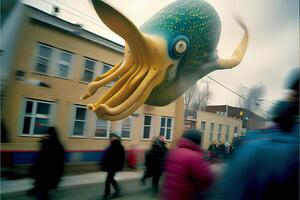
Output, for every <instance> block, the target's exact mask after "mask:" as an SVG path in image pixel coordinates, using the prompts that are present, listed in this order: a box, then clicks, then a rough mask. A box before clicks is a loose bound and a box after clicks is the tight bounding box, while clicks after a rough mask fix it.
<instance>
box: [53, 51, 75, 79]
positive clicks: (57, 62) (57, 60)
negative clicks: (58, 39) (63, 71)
mask: <svg viewBox="0 0 300 200" xmlns="http://www.w3.org/2000/svg"><path fill="white" fill-rule="evenodd" d="M54 51H55V54H54V59H53V60H54V61H55V62H54V61H53V62H54V63H55V64H54V65H53V66H54V67H55V69H53V76H54V77H58V78H62V79H70V77H71V73H72V63H73V60H74V54H73V53H70V52H68V51H66V50H62V49H56V48H55V49H54ZM61 53H66V54H69V55H71V60H70V63H67V62H65V61H62V60H60V55H61ZM60 64H62V65H65V66H68V69H69V70H68V75H67V76H66V77H64V76H60V75H58V72H59V65H60ZM67 64H69V65H67Z"/></svg>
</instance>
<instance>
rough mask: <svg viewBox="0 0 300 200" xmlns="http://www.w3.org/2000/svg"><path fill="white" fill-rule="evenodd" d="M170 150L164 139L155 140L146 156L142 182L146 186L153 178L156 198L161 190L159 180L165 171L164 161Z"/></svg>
mask: <svg viewBox="0 0 300 200" xmlns="http://www.w3.org/2000/svg"><path fill="white" fill-rule="evenodd" d="M167 152H168V149H167V147H166V143H165V142H164V137H163V136H160V137H157V138H154V140H153V143H152V145H151V148H150V150H149V151H148V152H147V153H146V155H145V166H146V168H145V172H144V175H143V177H142V179H141V182H142V183H143V184H144V185H145V181H146V179H147V178H150V177H152V195H153V196H156V195H157V193H158V188H159V179H160V177H161V175H162V173H163V170H164V161H165V156H166V153H167Z"/></svg>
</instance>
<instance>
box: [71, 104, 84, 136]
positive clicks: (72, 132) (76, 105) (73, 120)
mask: <svg viewBox="0 0 300 200" xmlns="http://www.w3.org/2000/svg"><path fill="white" fill-rule="evenodd" d="M72 107H73V109H72V110H73V115H72V118H71V119H72V126H71V132H70V137H73V138H87V135H86V128H87V127H88V109H87V107H86V106H84V105H79V104H73V105H72ZM77 108H84V109H85V111H86V112H85V120H79V121H84V127H83V134H82V135H74V128H75V117H76V109H77ZM77 121H78V120H77Z"/></svg>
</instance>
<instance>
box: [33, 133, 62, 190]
mask: <svg viewBox="0 0 300 200" xmlns="http://www.w3.org/2000/svg"><path fill="white" fill-rule="evenodd" d="M63 171H64V148H63V146H62V144H61V143H60V142H59V140H58V139H57V138H50V139H43V140H42V141H41V150H40V152H39V153H38V155H37V158H36V161H35V163H34V165H33V167H32V172H31V173H32V177H33V178H34V179H35V184H36V185H38V186H39V187H44V188H48V189H51V188H56V187H57V184H58V183H59V181H60V179H61V177H62V175H63Z"/></svg>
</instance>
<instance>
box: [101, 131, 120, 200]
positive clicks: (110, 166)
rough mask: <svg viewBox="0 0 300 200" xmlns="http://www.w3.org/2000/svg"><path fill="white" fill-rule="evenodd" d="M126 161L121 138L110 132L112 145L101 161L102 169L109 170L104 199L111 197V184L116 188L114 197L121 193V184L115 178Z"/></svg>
mask: <svg viewBox="0 0 300 200" xmlns="http://www.w3.org/2000/svg"><path fill="white" fill-rule="evenodd" d="M124 163H125V150H124V147H123V145H122V144H121V138H120V136H118V135H117V134H115V133H111V134H110V146H109V147H108V148H107V149H106V151H105V153H104V157H103V159H102V162H101V169H102V170H103V171H106V172H107V177H106V181H105V190H104V196H103V199H109V197H110V184H112V186H113V187H114V189H115V191H116V192H115V193H114V195H113V197H118V196H119V195H120V186H119V184H118V183H117V181H116V180H115V179H114V177H115V175H116V173H117V172H118V171H122V169H123V167H124Z"/></svg>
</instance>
